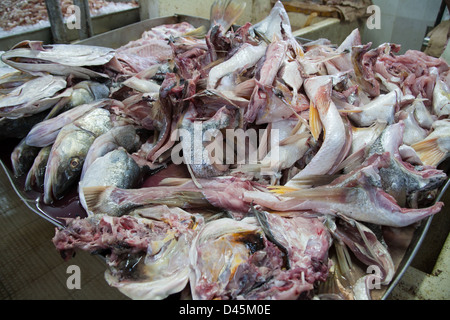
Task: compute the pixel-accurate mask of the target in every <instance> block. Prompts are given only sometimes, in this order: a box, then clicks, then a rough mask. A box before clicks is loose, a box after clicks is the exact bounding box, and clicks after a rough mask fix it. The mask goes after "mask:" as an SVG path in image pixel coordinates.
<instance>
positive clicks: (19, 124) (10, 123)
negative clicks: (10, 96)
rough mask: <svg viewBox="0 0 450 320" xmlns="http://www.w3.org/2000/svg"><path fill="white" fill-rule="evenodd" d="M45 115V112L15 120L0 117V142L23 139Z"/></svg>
mask: <svg viewBox="0 0 450 320" xmlns="http://www.w3.org/2000/svg"><path fill="white" fill-rule="evenodd" d="M47 114H48V112H47V111H42V112H40V113H36V114H33V115H31V116H29V117H21V118H17V119H8V118H4V117H0V140H2V139H7V138H17V139H23V138H25V137H26V136H27V135H28V133H29V132H30V130H31V129H32V128H33V127H34V126H35V125H37V124H38V123H40V122H42V121H43V120H44V119H45V118H46V117H47Z"/></svg>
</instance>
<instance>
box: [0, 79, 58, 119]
mask: <svg viewBox="0 0 450 320" xmlns="http://www.w3.org/2000/svg"><path fill="white" fill-rule="evenodd" d="M66 85H67V82H66V80H65V79H63V78H62V77H55V76H52V75H44V76H42V77H37V78H35V79H31V80H29V81H27V82H25V83H24V84H23V85H21V86H19V87H17V88H15V89H14V90H12V91H11V92H10V93H8V94H7V95H5V96H3V97H2V99H0V116H1V117H7V118H11V119H16V118H20V117H22V116H24V115H32V114H36V113H40V112H42V111H45V110H47V109H49V108H51V107H52V106H53V105H54V104H56V103H57V102H58V101H59V100H60V99H61V98H63V97H64V96H65V94H57V93H58V92H59V91H60V90H62V89H65V88H66Z"/></svg>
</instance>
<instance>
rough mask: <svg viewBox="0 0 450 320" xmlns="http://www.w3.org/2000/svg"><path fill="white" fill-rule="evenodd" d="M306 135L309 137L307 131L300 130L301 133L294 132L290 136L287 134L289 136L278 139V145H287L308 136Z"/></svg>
mask: <svg viewBox="0 0 450 320" xmlns="http://www.w3.org/2000/svg"><path fill="white" fill-rule="evenodd" d="M308 137H309V132H302V133H297V134H294V135H292V136H289V137H287V138H284V139H283V140H281V141H280V147H281V146H285V145H288V144H292V143H295V142H297V141H299V140H301V139H305V138H308Z"/></svg>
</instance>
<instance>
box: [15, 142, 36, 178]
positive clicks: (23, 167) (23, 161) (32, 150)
mask: <svg viewBox="0 0 450 320" xmlns="http://www.w3.org/2000/svg"><path fill="white" fill-rule="evenodd" d="M38 153H39V148H37V147H34V146H30V145H29V144H27V143H26V141H25V139H22V140H21V141H20V142H19V144H18V145H17V146H16V147H15V148H14V150H13V152H12V153H11V164H12V169H13V173H14V176H15V177H20V176H22V175H24V174H26V173H27V172H28V170H30V168H31V166H32V165H33V161H34V158H35V157H36V156H37V155H38Z"/></svg>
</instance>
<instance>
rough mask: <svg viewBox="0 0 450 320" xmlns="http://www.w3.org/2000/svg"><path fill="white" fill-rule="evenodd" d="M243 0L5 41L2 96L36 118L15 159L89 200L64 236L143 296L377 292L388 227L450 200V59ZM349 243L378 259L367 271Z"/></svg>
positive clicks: (116, 282) (53, 196)
mask: <svg viewBox="0 0 450 320" xmlns="http://www.w3.org/2000/svg"><path fill="white" fill-rule="evenodd" d="M244 8H245V5H244V4H243V3H238V2H235V1H231V0H217V1H215V2H214V4H213V6H212V8H211V19H210V23H209V25H208V26H206V27H200V28H196V26H193V25H191V24H189V23H187V22H180V23H175V24H164V25H160V26H155V27H153V28H151V29H150V30H147V31H145V32H144V33H143V34H142V36H141V37H140V38H139V39H137V40H133V41H130V42H128V43H126V44H124V45H123V46H121V47H120V48H117V49H115V50H114V49H110V48H101V47H95V46H82V45H76V46H75V45H44V44H42V43H41V42H36V41H25V42H22V43H19V44H18V45H16V46H15V47H13V48H12V49H11V50H9V51H7V52H5V53H3V54H2V60H3V61H4V62H5V63H6V64H7V65H8V66H11V67H13V68H15V69H17V70H20V71H18V72H20V74H19V73H11V70H9V69H8V71H7V72H8V74H7V75H6V76H5V78H2V79H0V90H1V93H0V94H2V96H0V116H2V117H4V119H7V120H8V122H7V123H8V124H11V127H13V124H15V125H17V126H21V125H22V124H24V123H25V122H28V121H24V119H26V118H28V119H27V120H33V121H30V123H32V125H29V124H27V128H26V130H23V132H21V133H20V136H17V138H19V139H21V140H20V141H18V142H17V145H16V148H15V149H14V151H13V153H12V155H11V160H12V164H13V168H14V170H15V174H16V175H17V176H25V175H26V177H27V179H26V187H27V189H35V190H40V191H42V193H43V195H44V196H43V201H44V202H45V203H46V204H47V205H50V204H53V205H54V206H57V204H58V203H59V201H64V200H66V198H65V197H67V196H68V194H69V193H68V191H69V190H70V189H71V188H76V187H78V190H77V191H78V192H77V200H79V201H80V204H81V206H82V207H83V209H84V211H85V213H86V217H85V218H82V217H81V218H76V219H73V218H69V219H65V220H64V223H65V224H64V225H65V228H61V229H58V230H57V231H56V233H55V237H54V239H53V241H54V244H55V246H56V247H57V249H58V250H59V251H60V252H61V254H62V255H63V257H64V258H66V259H68V258H70V257H71V256H72V253H73V252H74V251H75V250H86V251H89V252H92V253H98V254H101V255H103V256H104V257H105V258H106V263H107V266H108V270H107V272H106V274H105V279H106V281H107V282H108V283H109V284H110V285H111V286H113V287H116V288H118V289H119V290H120V291H121V292H123V293H124V294H125V295H127V296H128V297H130V298H133V299H163V298H166V297H168V296H169V295H171V294H175V293H179V292H182V291H183V292H187V291H189V292H190V295H191V297H192V298H193V299H299V298H304V299H308V298H314V299H326V298H336V299H343V298H347V299H370V298H371V292H370V288H369V285H368V283H369V282H370V281H372V280H377V281H379V282H380V283H381V284H382V285H389V284H390V282H391V281H392V279H393V277H394V273H395V271H396V270H395V268H396V266H395V265H394V263H393V261H394V259H393V257H391V253H392V250H391V249H392V248H391V245H393V244H392V243H391V242H389V241H385V239H384V238H383V233H380V232H379V231H380V230H381V231H385V232H388V231H389V230H403V228H407V227H408V228H409V227H414V226H416V225H417V224H420V223H421V222H422V221H424V220H425V219H426V218H427V217H430V216H432V215H434V214H437V213H438V212H439V211H441V209H442V207H443V205H444V204H443V203H442V202H436V200H435V199H436V195H437V193H438V192H439V191H440V190H441V188H442V186H443V185H444V183H445V181H446V180H447V179H448V177H447V173H446V172H445V170H444V168H445V166H444V164H445V161H446V159H447V158H448V155H449V150H450V147H449V143H448V140H449V139H448V132H449V118H448V117H449V112H448V110H449V108H448V106H449V94H448V93H449V92H450V90H449V89H448V88H449V83H450V82H449V81H448V80H449V78H448V75H449V72H450V68H449V66H448V64H447V63H446V62H445V61H444V60H443V59H440V58H434V57H430V56H427V55H425V54H424V53H422V52H419V51H415V50H408V51H406V52H405V53H404V54H402V55H399V54H398V52H399V50H400V46H399V45H397V44H392V43H384V44H382V45H380V46H378V47H376V48H372V44H371V43H368V44H363V43H362V42H361V36H360V33H359V31H358V30H357V29H355V30H353V31H352V32H351V33H350V34H349V36H348V37H347V38H346V39H345V40H344V41H343V42H342V43H341V44H332V43H331V42H330V41H328V40H326V39H320V40H318V41H312V42H308V43H303V44H301V43H300V42H298V41H297V39H296V38H295V37H294V36H293V33H292V30H291V25H290V22H289V16H288V14H287V12H286V10H285V8H284V7H283V4H282V3H281V2H280V1H277V2H276V3H275V4H274V5H273V8H272V9H271V11H270V13H269V14H268V16H267V17H266V18H264V19H262V20H261V21H259V22H258V23H255V24H252V23H250V22H248V23H245V24H243V25H241V26H239V27H235V26H234V25H233V23H234V22H235V21H236V19H237V18H238V16H239V14H241V13H242V12H243V10H244ZM24 89H27V90H24ZM28 89H29V90H28ZM25 91H27V92H25ZM35 117H36V118H35ZM2 121H3V120H2ZM14 121H17V122H16V123H15V122H14ZM3 122H5V121H3ZM14 131H16V130H14ZM255 155H256V156H255ZM56 200H59V201H56ZM67 200H70V199H67ZM394 245H395V243H394ZM349 252H353V256H351V255H350V254H349ZM353 259H355V260H358V261H359V262H361V263H362V264H363V265H366V266H376V267H378V268H379V269H380V271H381V273H380V275H365V276H362V277H358V278H357V279H355V278H354V277H353V272H354V270H351V268H349V267H348V264H349V263H350V264H351V260H353ZM130 266H132V267H131V268H130ZM344 278H345V281H344V282H345V283H346V284H345V285H344V284H343V283H344V282H342V281H343V279H344ZM330 288H334V289H336V288H339V290H340V291H339V292H336V291H335V290H334V291H329V290H328V289H330ZM184 290H185V291H184ZM327 290H328V291H327Z"/></svg>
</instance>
